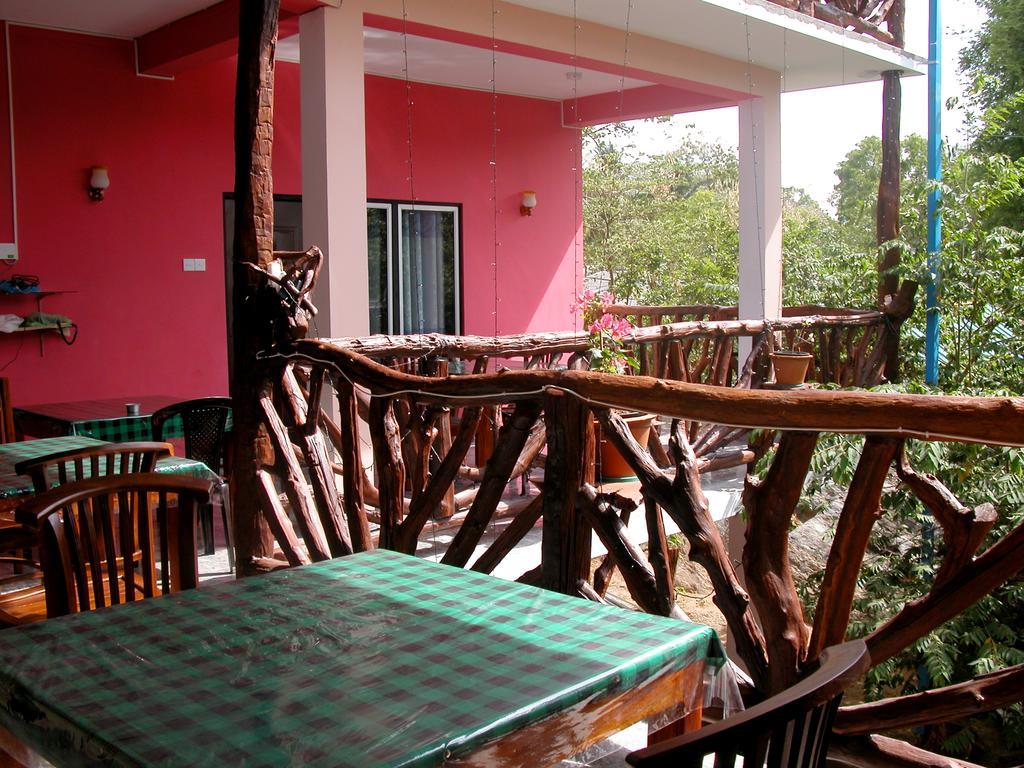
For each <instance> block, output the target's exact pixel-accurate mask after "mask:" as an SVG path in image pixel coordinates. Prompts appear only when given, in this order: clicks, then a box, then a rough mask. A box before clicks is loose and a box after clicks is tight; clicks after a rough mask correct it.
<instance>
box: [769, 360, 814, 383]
mask: <svg viewBox="0 0 1024 768" xmlns="http://www.w3.org/2000/svg"><path fill="white" fill-rule="evenodd" d="M771 358H772V368H774V369H775V383H776V384H780V385H782V386H784V387H798V386H800V385H801V384H803V383H804V379H806V378H807V370H808V369H809V368H810V366H811V361H812V360H814V356H813V355H812V354H811V353H810V352H772V353H771Z"/></svg>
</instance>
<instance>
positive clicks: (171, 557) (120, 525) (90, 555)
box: [0, 472, 212, 624]
mask: <svg viewBox="0 0 1024 768" xmlns="http://www.w3.org/2000/svg"><path fill="white" fill-rule="evenodd" d="M211 486H212V484H211V482H210V481H208V480H201V479H198V478H188V477H182V476H179V475H161V474H156V473H148V472H144V473H137V474H129V475H110V476H107V477H98V478H92V479H89V480H81V481H78V482H71V483H67V484H65V485H60V486H57V487H56V488H53V489H51V490H50V491H47V492H46V493H43V494H40V495H39V496H36V497H35V498H33V499H31V500H30V501H28V502H26V503H25V504H24V505H23V506H22V507H21V509H20V513H21V515H22V516H23V517H29V516H31V517H34V518H35V519H36V520H37V521H38V526H37V527H38V530H39V555H40V564H41V566H42V570H43V589H44V596H43V598H42V599H41V600H40V599H39V598H38V597H37V596H32V595H29V596H22V595H14V596H12V597H11V598H10V599H7V596H3V598H2V599H0V620H3V621H4V622H6V623H8V624H24V623H29V622H30V621H38V620H40V619H43V618H53V617H55V616H63V615H66V614H69V613H75V612H78V611H88V610H93V609H96V608H102V607H106V606H109V605H117V604H119V603H124V602H133V601H135V600H141V599H144V598H149V597H155V596H157V595H161V594H167V593H171V592H178V591H181V590H183V589H194V588H195V587H196V586H198V583H199V564H198V560H197V552H196V517H197V513H198V510H199V509H200V508H201V507H202V506H203V505H205V504H209V501H210V491H211Z"/></svg>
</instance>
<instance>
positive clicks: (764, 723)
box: [626, 640, 870, 768]
mask: <svg viewBox="0 0 1024 768" xmlns="http://www.w3.org/2000/svg"><path fill="white" fill-rule="evenodd" d="M869 665H870V658H869V656H868V651H867V646H866V645H865V644H864V641H863V640H854V641H851V642H849V643H843V644H842V645H834V646H832V647H831V648H826V649H825V650H824V651H822V654H821V659H820V663H819V665H818V668H817V669H816V670H815V671H814V672H812V673H811V674H809V675H808V676H807V677H805V678H804V679H803V680H801V681H800V682H798V683H797V684H796V685H794V686H792V687H790V688H787V689H786V690H785V691H782V692H781V693H778V694H776V695H775V696H772V697H771V698H769V699H766V700H765V701H763V702H761V703H760V704H758V705H756V706H754V707H751V708H750V709H748V710H746V711H745V712H741V713H740V714H738V715H735V716H734V717H730V718H728V719H726V720H723V721H721V722H719V723H715V724H714V725H710V726H707V727H706V728H701V729H700V730H697V731H694V732H693V733H688V734H686V735H684V736H678V737H676V738H673V739H668V740H666V741H664V742H662V743H660V744H656V745H654V746H651V747H648V748H646V749H641V750H639V751H637V752H633V753H632V754H630V755H628V756H627V757H626V762H628V763H629V764H630V765H636V766H643V767H644V768H651V767H652V766H669V765H671V766H676V767H677V768H691V767H692V768H699V767H700V766H701V765H703V762H704V758H705V757H706V756H707V755H715V768H733V766H735V764H736V757H737V756H738V755H742V756H743V765H744V766H745V767H748V768H754V766H757V767H758V768H760V766H762V765H764V766H767V768H820V767H821V766H824V765H825V758H826V756H827V754H828V739H829V736H830V734H831V730H832V722H833V720H834V719H835V714H836V710H837V709H838V708H839V702H840V700H841V699H842V697H843V691H844V690H845V689H846V688H847V687H849V685H850V684H851V683H853V682H854V681H856V680H857V678H859V677H860V676H861V675H862V674H863V673H864V672H865V671H866V670H867V668H868V666H869Z"/></svg>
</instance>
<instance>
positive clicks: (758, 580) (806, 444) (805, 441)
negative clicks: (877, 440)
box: [743, 432, 818, 694]
mask: <svg viewBox="0 0 1024 768" xmlns="http://www.w3.org/2000/svg"><path fill="white" fill-rule="evenodd" d="M817 442H818V436H817V434H815V433H813V432H786V433H784V434H783V435H782V438H781V440H780V441H779V448H778V452H777V453H776V455H775V459H774V460H773V461H772V465H771V468H770V469H769V470H768V475H767V476H766V477H765V479H764V481H763V482H758V481H757V480H756V479H755V478H754V477H752V476H748V477H747V480H746V485H745V487H744V490H743V505H744V507H745V508H746V510H747V531H746V535H747V541H746V544H745V546H744V547H743V572H744V574H745V575H746V579H747V589H749V590H750V597H751V599H752V600H753V602H754V607H755V609H756V610H757V615H758V617H759V618H760V619H761V628H762V630H763V631H764V637H765V643H766V645H767V651H768V659H769V661H770V664H769V667H768V688H767V693H768V694H774V693H778V692H779V691H782V690H785V689H786V688H788V687H789V686H790V685H792V684H793V683H794V682H795V681H796V680H797V679H799V677H800V671H801V665H802V662H803V660H804V657H805V653H806V651H807V638H808V635H809V632H808V629H807V625H806V623H805V622H804V614H803V605H802V603H801V602H800V598H799V596H798V595H797V593H796V585H795V584H794V582H793V571H792V568H791V567H790V563H789V530H790V524H791V522H792V518H793V511H794V510H795V509H796V505H797V502H799V501H800V492H801V491H802V490H803V484H804V477H805V476H806V475H807V470H808V468H809V467H810V464H811V456H812V455H813V454H814V446H815V445H816V444H817Z"/></svg>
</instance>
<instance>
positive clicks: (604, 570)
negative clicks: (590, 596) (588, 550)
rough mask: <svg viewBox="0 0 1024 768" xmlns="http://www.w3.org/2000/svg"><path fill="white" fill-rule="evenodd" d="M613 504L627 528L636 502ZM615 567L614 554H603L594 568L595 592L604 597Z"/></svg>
mask: <svg viewBox="0 0 1024 768" xmlns="http://www.w3.org/2000/svg"><path fill="white" fill-rule="evenodd" d="M613 506H616V507H618V508H619V510H620V511H619V517H620V518H621V519H622V525H623V526H625V527H626V528H628V527H629V518H630V516H631V515H632V514H633V511H634V510H635V509H636V504H635V503H629V504H613ZM617 567H618V566H617V564H616V562H615V557H614V555H612V554H611V553H610V552H609V553H607V554H605V556H604V558H603V559H602V560H601V564H600V565H598V566H597V568H595V569H594V591H595V592H597V594H599V595H601V596H602V597H604V595H605V593H607V592H608V587H609V586H611V583H612V577H613V576H614V575H615V571H616V569H617Z"/></svg>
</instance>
